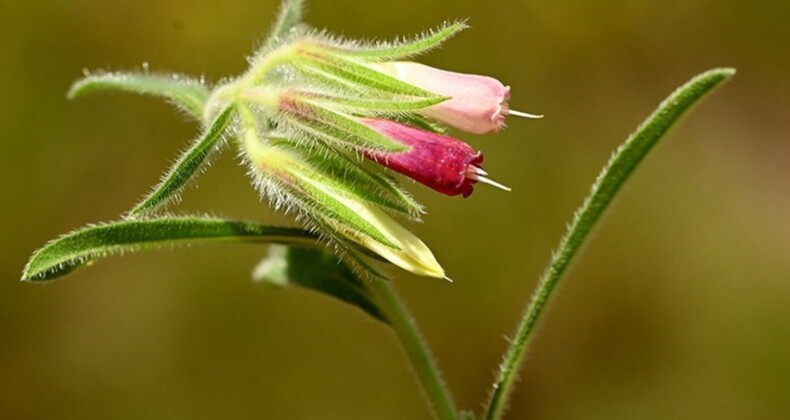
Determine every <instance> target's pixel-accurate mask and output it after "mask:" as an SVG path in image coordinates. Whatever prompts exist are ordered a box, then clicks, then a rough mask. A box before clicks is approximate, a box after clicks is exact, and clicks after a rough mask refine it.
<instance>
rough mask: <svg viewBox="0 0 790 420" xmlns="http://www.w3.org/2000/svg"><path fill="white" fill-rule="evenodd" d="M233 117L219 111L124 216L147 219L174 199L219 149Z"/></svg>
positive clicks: (228, 112) (228, 109)
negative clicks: (146, 217) (203, 130)
mask: <svg viewBox="0 0 790 420" xmlns="http://www.w3.org/2000/svg"><path fill="white" fill-rule="evenodd" d="M232 116H233V108H232V107H228V108H226V109H225V110H224V111H222V112H221V113H220V114H219V116H217V118H216V119H215V120H214V122H213V123H212V124H211V126H209V128H208V129H207V130H206V131H205V132H204V133H203V135H201V136H200V137H198V138H197V139H196V140H195V141H194V142H193V143H192V146H191V147H190V148H189V149H187V150H185V151H184V152H183V153H182V154H181V156H180V157H179V158H178V160H177V161H176V162H175V164H173V166H172V167H171V168H170V170H169V171H168V172H167V173H166V174H165V175H164V177H163V178H162V181H161V182H160V183H159V184H158V185H157V186H156V187H154V190H153V191H152V192H151V193H150V194H148V196H146V197H145V198H144V199H143V200H142V201H141V202H140V203H139V204H137V205H136V206H135V207H134V208H133V209H131V210H130V211H129V213H128V214H127V216H128V217H130V218H139V217H144V216H147V215H150V214H152V213H154V212H156V211H157V210H159V209H160V208H161V207H163V206H164V205H166V204H167V203H168V202H170V201H172V200H174V199H176V198H177V197H178V194H179V193H180V192H181V190H182V189H183V187H184V186H185V185H186V184H187V182H189V180H190V179H192V177H194V176H195V175H196V174H197V173H198V171H199V170H200V169H201V168H202V167H203V165H204V164H205V163H206V161H207V159H208V158H209V156H210V155H211V154H212V152H214V151H215V150H217V149H218V144H220V143H221V140H222V138H223V134H224V133H225V129H226V128H227V127H228V125H229V124H230V122H231V120H232Z"/></svg>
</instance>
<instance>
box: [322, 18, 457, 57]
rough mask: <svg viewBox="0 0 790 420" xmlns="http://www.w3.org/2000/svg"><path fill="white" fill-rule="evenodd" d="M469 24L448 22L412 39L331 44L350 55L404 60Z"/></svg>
mask: <svg viewBox="0 0 790 420" xmlns="http://www.w3.org/2000/svg"><path fill="white" fill-rule="evenodd" d="M468 27H469V26H468V25H467V24H466V23H464V22H452V23H450V22H446V23H444V24H443V25H442V26H440V27H438V28H436V29H433V30H430V31H428V32H426V33H424V34H422V35H420V36H417V37H415V38H414V39H413V40H411V41H406V40H403V41H401V40H396V41H390V42H378V43H374V44H373V45H366V44H362V45H358V44H357V43H355V42H353V41H351V42H345V43H340V45H331V44H330V45H331V46H329V47H328V48H332V49H334V50H336V51H338V52H340V53H342V54H345V55H348V56H350V57H357V58H362V59H365V60H377V61H378V60H380V61H394V60H403V59H405V58H409V57H413V56H415V55H419V54H424V53H426V52H428V51H430V50H432V49H434V48H437V47H439V46H440V45H441V44H442V43H444V42H445V41H447V40H448V39H450V38H452V37H453V36H455V35H456V34H458V33H459V32H461V31H463V30H464V29H467V28H468Z"/></svg>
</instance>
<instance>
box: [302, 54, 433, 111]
mask: <svg viewBox="0 0 790 420" xmlns="http://www.w3.org/2000/svg"><path fill="white" fill-rule="evenodd" d="M296 51H297V55H296V57H295V58H294V60H293V61H292V63H291V64H292V65H293V66H294V68H296V69H297V70H301V69H302V68H306V69H309V70H311V71H312V72H316V73H319V74H323V75H325V76H327V77H328V78H330V79H339V80H343V81H344V82H347V83H348V84H351V85H356V86H361V87H366V88H369V89H374V90H378V91H381V92H387V93H390V94H396V95H409V96H419V97H424V98H436V97H437V95H436V94H434V93H431V92H429V91H427V90H425V89H422V88H419V87H417V86H414V85H412V84H409V83H406V82H403V81H401V80H399V79H396V78H394V77H392V76H390V75H387V74H384V73H382V72H380V71H378V70H375V69H373V68H371V67H369V66H367V65H366V64H364V63H363V62H362V61H360V60H357V59H354V58H348V57H345V56H343V55H342V54H335V52H334V51H332V50H331V49H326V48H322V47H321V46H319V45H315V44H304V45H301V46H298V47H296Z"/></svg>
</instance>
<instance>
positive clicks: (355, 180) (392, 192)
mask: <svg viewBox="0 0 790 420" xmlns="http://www.w3.org/2000/svg"><path fill="white" fill-rule="evenodd" d="M269 141H270V142H272V144H274V145H277V146H281V147H284V148H287V149H290V150H293V151H295V152H298V153H302V154H304V156H305V159H306V160H308V161H310V162H311V163H312V164H313V167H314V168H315V169H316V170H318V171H320V172H322V173H323V174H324V175H325V176H327V177H330V178H334V179H338V180H342V181H343V183H344V184H345V186H346V187H347V188H348V189H349V192H350V193H352V194H354V195H356V196H358V197H360V198H361V199H364V200H366V201H369V202H371V203H373V204H376V205H379V206H381V207H382V208H384V209H385V210H388V211H390V212H392V213H395V214H397V215H399V216H403V217H406V218H408V219H411V220H419V217H420V215H421V214H422V213H424V212H425V210H424V208H423V207H422V205H420V204H419V203H417V201H415V200H414V198H413V197H412V196H411V195H410V194H408V193H407V192H406V191H405V190H403V189H402V188H401V187H400V185H399V184H398V182H397V181H395V180H394V179H393V178H392V177H390V176H388V175H387V174H386V173H379V172H380V171H374V170H372V169H370V168H368V165H367V162H365V161H363V160H361V159H364V158H362V157H361V156H359V155H358V154H357V153H355V152H348V151H343V150H338V149H336V148H334V147H332V146H331V145H329V144H326V143H323V142H316V143H315V144H313V145H311V147H310V148H306V147H304V146H303V145H301V144H300V142H298V141H294V140H289V139H269Z"/></svg>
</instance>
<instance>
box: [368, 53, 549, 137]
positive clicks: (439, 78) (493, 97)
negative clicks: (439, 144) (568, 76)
mask: <svg viewBox="0 0 790 420" xmlns="http://www.w3.org/2000/svg"><path fill="white" fill-rule="evenodd" d="M378 68H379V69H380V70H382V71H384V72H385V73H388V74H390V75H392V76H393V77H396V78H398V79H400V80H402V81H404V82H406V83H410V84H412V85H415V86H417V87H420V88H423V89H425V90H427V91H429V92H433V93H435V94H437V95H441V96H446V97H448V98H449V99H448V100H446V101H444V102H442V103H439V104H437V105H434V106H431V107H428V108H426V109H424V110H423V113H424V114H425V115H427V116H429V117H432V118H435V119H436V120H439V121H441V122H442V123H444V124H447V125H449V126H451V127H454V128H457V129H459V130H463V131H466V132H469V133H474V134H484V133H489V132H492V131H494V132H496V131H499V130H501V129H502V127H504V126H505V117H507V116H508V115H510V114H513V115H518V116H523V117H536V118H540V116H537V115H530V114H524V113H522V112H516V111H511V110H510V108H508V104H507V101H508V99H510V87H509V86H505V85H503V84H502V82H500V81H499V80H497V79H494V78H492V77H488V76H479V75H474V74H463V73H454V72H450V71H445V70H440V69H436V68H433V67H429V66H426V65H423V64H419V63H414V62H391V63H384V64H380V65H379V66H378Z"/></svg>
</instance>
